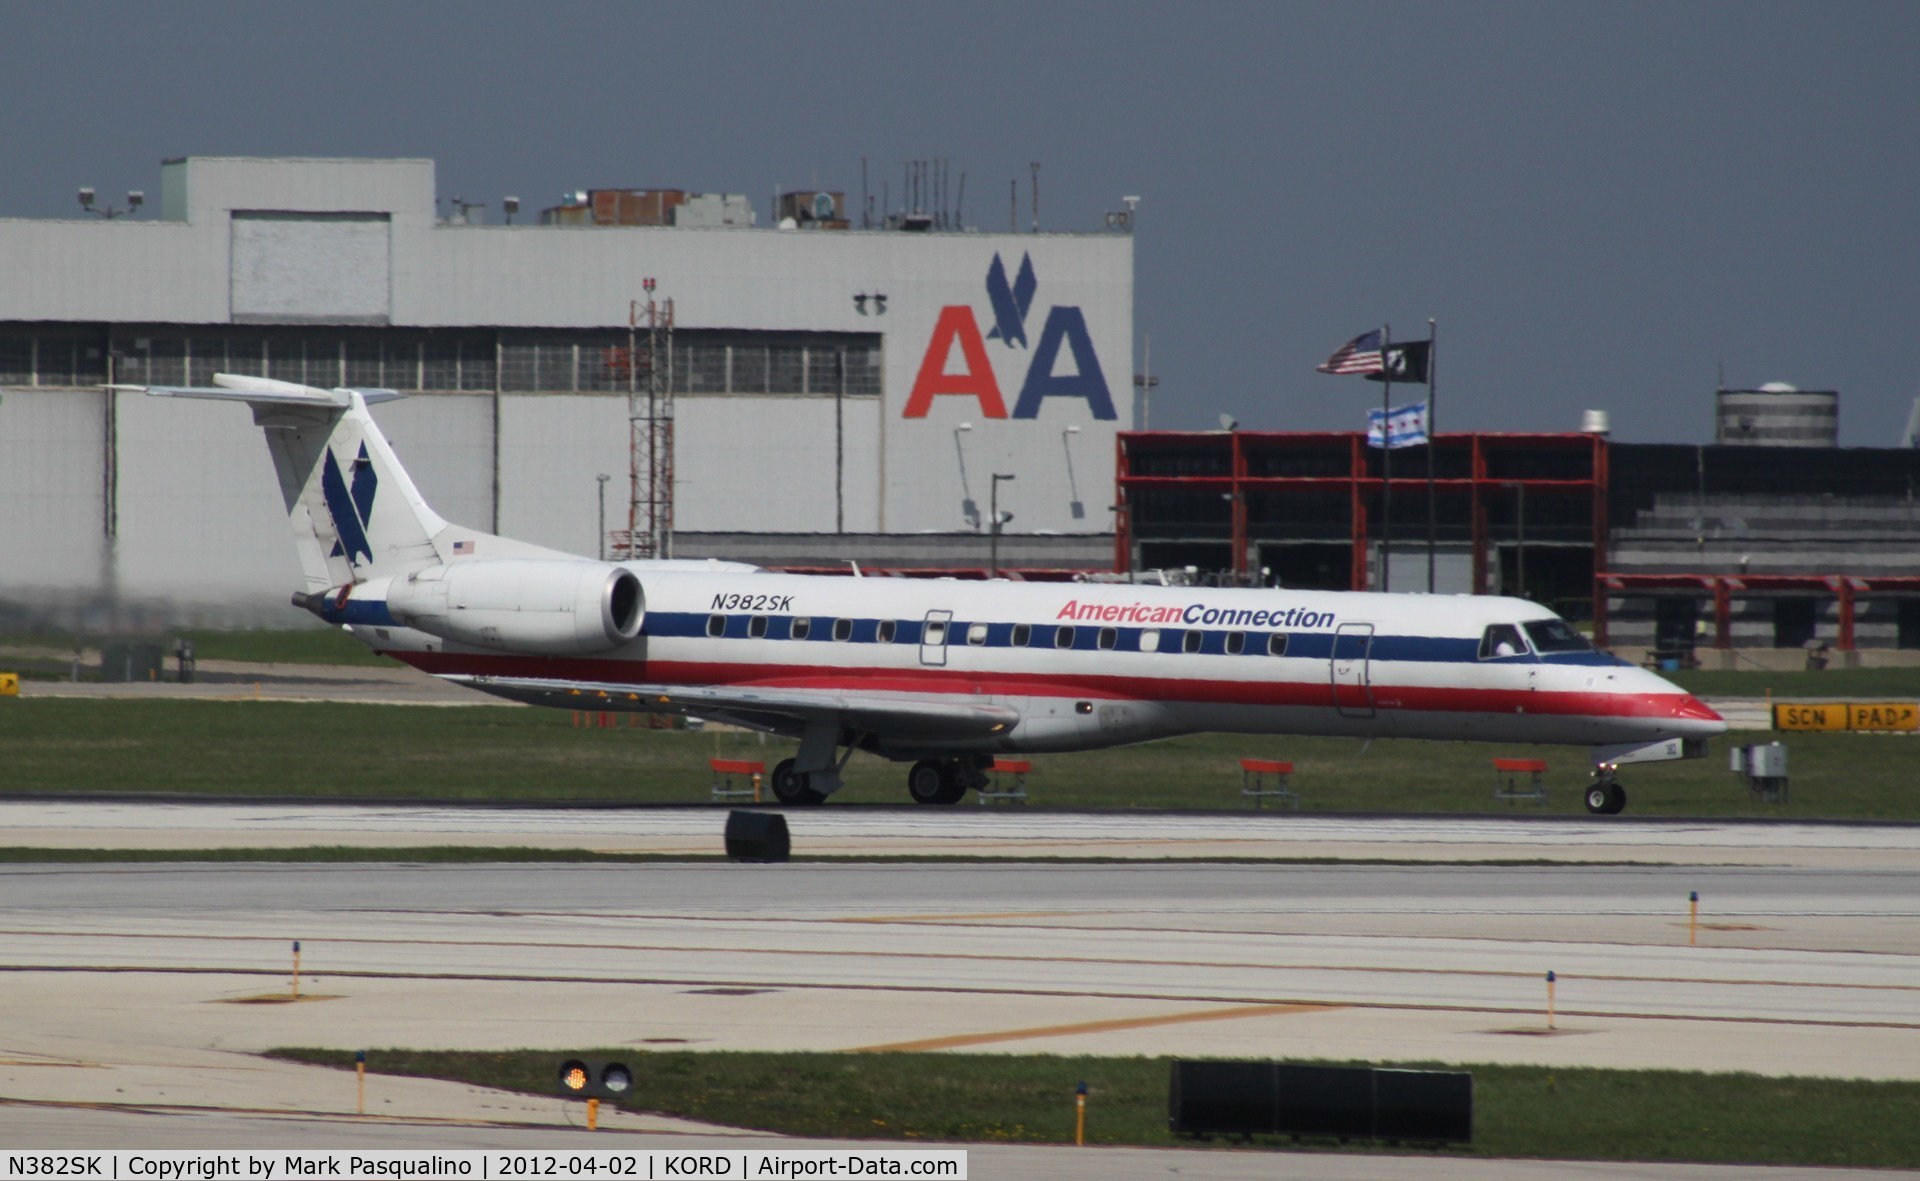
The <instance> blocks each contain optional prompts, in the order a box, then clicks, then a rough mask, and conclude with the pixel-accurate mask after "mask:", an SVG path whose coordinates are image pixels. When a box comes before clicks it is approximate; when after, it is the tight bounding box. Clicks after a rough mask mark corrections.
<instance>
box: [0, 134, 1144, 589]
mask: <svg viewBox="0 0 1920 1181" xmlns="http://www.w3.org/2000/svg"><path fill="white" fill-rule="evenodd" d="M160 189H161V201H160V203H159V204H160V210H159V217H157V218H154V219H152V220H148V219H145V218H135V219H128V218H119V219H115V220H112V221H98V220H86V221H61V220H23V219H0V260H4V261H5V262H6V264H7V265H6V267H5V268H4V269H0V386H4V387H5V388H4V390H0V494H3V495H4V499H0V542H4V543H6V545H7V550H6V551H5V552H6V553H7V554H8V555H9V557H8V560H6V561H5V562H3V563H0V598H6V597H10V596H11V597H18V596H21V595H26V594H29V592H31V594H33V595H40V596H45V595H46V594H48V593H49V592H51V593H53V594H55V595H56V596H65V597H67V598H73V597H76V596H78V597H86V596H88V595H106V596H125V597H130V598H148V597H151V598H154V599H161V600H169V601H177V602H185V603H198V604H202V605H207V606H226V605H231V604H235V603H239V604H251V605H252V606H254V607H258V608H261V609H263V610H266V611H272V612H277V611H279V610H280V606H281V605H282V604H284V602H285V596H286V594H287V592H288V590H289V589H290V588H291V587H292V586H294V585H296V583H297V576H296V574H297V568H296V565H295V562H294V559H293V557H292V552H291V546H289V545H288V544H287V539H286V525H285V521H284V513H283V509H282V506H281V503H280V499H279V495H278V490H277V487H276V486H275V484H274V481H273V479H272V475H271V468H270V464H269V461H268V459H267V456H266V453H265V448H264V447H263V446H262V445H261V443H260V440H259V436H258V432H257V430H256V429H255V428H254V427H253V426H252V424H251V422H250V420H249V416H248V415H247V414H246V413H245V411H244V410H242V409H240V408H238V407H234V406H223V405H205V404H197V403H189V402H181V401H160V400H158V399H146V398H144V397H142V396H140V395H137V394H123V395H118V396H115V397H113V399H112V403H111V404H112V413H111V414H109V413H108V410H107V407H108V403H107V401H106V396H105V395H102V394H101V393H100V392H99V386H100V385H101V384H103V383H105V382H108V381H113V380H119V381H130V382H142V381H149V380H151V381H155V382H167V381H205V380H206V379H207V377H208V375H210V374H211V372H213V371H214V370H215V369H217V368H227V369H229V370H232V371H239V372H258V373H265V374H267V375H269V376H283V375H286V373H287V370H286V369H285V368H284V367H285V366H286V365H287V364H288V362H287V361H285V360H283V354H282V350H281V344H282V343H285V342H286V341H295V343H294V344H293V346H292V347H294V349H295V350H296V351H295V352H294V354H293V356H294V358H295V359H294V360H293V361H292V362H291V364H292V365H294V366H295V370H294V374H295V379H301V378H300V377H299V376H298V375H299V374H300V373H304V374H306V375H308V376H307V378H306V379H308V380H325V381H327V382H328V383H329V384H331V383H332V381H334V380H344V381H348V382H354V381H359V382H363V383H365V382H366V378H365V377H364V374H365V373H366V372H367V371H368V369H367V364H368V363H367V362H365V361H364V358H366V357H368V356H372V357H373V358H374V359H375V360H374V361H373V362H372V364H373V370H372V371H373V372H375V373H376V374H378V375H379V376H380V377H381V378H382V379H383V380H384V381H386V382H387V383H389V384H399V385H407V384H408V382H407V381H406V380H404V379H403V380H401V381H398V382H395V381H394V380H393V378H392V376H391V375H392V374H394V373H395V372H396V369H395V366H394V364H393V362H392V358H391V356H384V355H383V354H382V353H381V352H380V350H381V349H382V348H385V347H387V346H386V345H385V344H383V343H381V342H382V341H391V340H393V339H395V337H396V334H397V335H398V336H404V337H405V338H406V341H407V342H409V343H406V344H405V348H406V349H416V348H417V349H418V350H420V351H419V352H418V357H419V362H418V365H417V367H416V366H415V363H414V362H413V361H411V360H403V362H402V363H401V364H400V366H399V368H398V370H397V372H399V373H401V374H402V375H410V374H413V373H415V372H417V373H418V374H419V376H418V378H417V380H414V381H413V382H412V386H416V387H419V388H418V389H417V390H416V391H412V392H415V393H416V396H413V397H409V398H408V399H406V400H403V401H400V402H395V403H389V404H385V405H382V406H379V407H377V408H376V410H375V414H376V417H377V418H378V419H379V420H380V422H381V423H382V425H383V427H384V428H385V429H386V431H387V433H388V435H389V437H390V438H391V439H392V440H393V442H394V446H395V448H396V450H397V451H398V452H399V454H400V455H401V457H402V458H403V460H404V461H405V462H406V463H407V465H408V468H409V470H410V471H411V472H412V474H413V476H414V479H415V481H416V483H418V484H419V485H420V487H421V490H422V492H423V493H424V494H425V495H426V496H427V498H428V500H429V502H430V503H432V504H433V505H434V507H435V508H436V510H437V511H439V512H440V513H441V514H442V515H443V516H445V517H447V518H448V519H450V520H458V521H462V522H467V523H471V524H474V525H478V526H482V527H489V526H491V527H497V528H498V529H499V530H500V531H501V532H504V533H507V534H509V535H513V536H520V537H525V538H526V539H527V540H530V541H536V542H539V543H542V544H546V545H552V546H555V547H557V548H563V549H567V550H572V551H576V552H582V553H594V552H596V551H597V550H598V548H599V541H600V538H599V537H597V536H596V533H597V528H598V526H597V517H598V512H597V509H598V499H599V485H598V482H597V480H596V479H595V476H596V475H598V474H599V473H602V472H605V473H607V474H609V475H610V476H611V477H612V478H611V479H610V480H609V481H608V484H607V526H608V528H609V529H620V528H624V527H625V524H626V507H627V489H628V481H627V472H628V456H627V450H628V449H627V411H626V402H625V398H624V396H622V395H621V394H620V393H619V391H618V388H617V387H618V386H619V385H623V384H624V383H623V382H619V383H615V382H610V381H608V380H607V377H606V375H605V374H604V373H601V372H598V371H597V367H598V365H599V351H600V350H602V349H603V348H604V347H605V345H606V344H607V343H608V342H614V341H620V340H624V336H625V330H626V327H627V321H628V312H629V308H630V306H631V303H632V301H633V300H635V299H643V298H645V290H644V287H643V282H642V281H643V280H645V279H649V278H651V279H653V280H654V282H655V284H656V294H657V296H658V297H660V298H663V299H665V298H671V299H672V301H673V307H674V311H675V319H676V328H677V331H676V333H675V341H676V353H677V355H678V356H680V357H681V359H682V360H683V361H685V362H686V363H687V364H688V365H689V366H690V365H691V363H692V360H693V354H692V352H691V349H692V348H693V347H705V348H707V349H708V350H709V352H710V354H711V355H714V356H717V355H720V354H718V353H712V350H714V349H717V348H721V346H720V345H716V344H714V343H713V342H715V341H722V340H724V341H731V342H734V343H733V344H730V345H726V346H725V347H726V348H729V349H732V350H734V351H733V352H732V353H730V354H727V355H729V356H731V357H733V360H730V361H728V362H727V365H728V366H736V365H738V364H742V363H743V362H742V361H741V355H740V352H739V349H740V347H741V345H740V343H739V342H741V341H748V342H751V341H757V340H762V339H764V340H770V341H790V342H798V343H797V344H794V345H793V346H792V347H795V348H807V349H821V350H825V352H826V353H827V354H831V353H832V352H833V351H834V350H836V349H838V350H841V351H842V352H843V353H845V354H846V355H848V356H853V355H855V354H858V357H857V360H856V361H855V363H856V364H860V365H864V364H865V363H866V358H867V356H868V354H869V351H871V353H872V355H874V356H875V357H877V370H872V371H869V370H864V369H863V370H862V371H861V373H862V376H860V378H859V380H857V381H855V382H853V383H852V384H850V385H844V386H842V387H840V389H841V391H843V392H842V393H841V395H840V396H835V392H834V391H833V390H832V389H825V390H823V389H822V388H820V386H819V385H818V384H817V383H816V384H812V385H809V387H808V388H807V389H806V390H805V391H801V390H800V389H799V387H798V386H797V385H795V386H793V387H792V389H793V392H792V393H786V392H782V388H781V387H780V384H779V382H778V380H777V379H773V378H769V379H768V381H767V383H766V384H767V386H768V387H769V388H767V390H766V392H764V393H740V392H713V391H712V390H711V389H710V388H706V389H703V388H696V387H695V386H694V384H693V383H692V382H690V380H689V378H691V376H692V374H691V373H690V372H689V371H687V370H686V369H684V368H683V371H682V372H681V373H680V374H679V375H678V378H679V380H678V382H677V384H678V386H679V389H680V393H679V395H678V401H677V411H678V421H677V434H676V473H677V480H676V527H677V529H678V530H680V531H683V532H702V533H712V534H732V535H741V534H746V535H752V534H828V535H830V534H833V533H835V532H836V531H844V532H846V533H848V534H862V535H905V534H921V533H936V532H953V531H971V530H976V529H984V528H985V525H986V521H985V514H986V512H987V509H988V502H989V500H990V499H991V488H992V486H993V485H992V480H991V477H992V476H993V474H995V473H1002V474H1007V475H1012V476H1014V477H1015V478H1014V480H1013V481H1012V482H1010V483H1007V482H1003V483H1002V484H1001V485H1000V499H1001V508H1002V509H1003V510H1004V511H1008V512H1011V513H1013V514H1014V516H1013V520H1012V521H1011V522H1010V523H1009V525H1008V527H1007V532H1008V533H1009V534H1010V535H1015V536H1018V535H1021V534H1032V533H1040V534H1049V533H1071V534H1105V533H1110V532H1111V530H1112V521H1111V519H1110V514H1109V513H1108V512H1107V509H1106V505H1107V504H1108V503H1109V501H1110V499H1111V488H1112V486H1113V465H1114V451H1115V448H1114V437H1115V434H1116V432H1117V431H1119V430H1122V429H1127V428H1129V427H1130V426H1131V407H1132V397H1131V394H1132V381H1131V377H1132V368H1133V367H1132V356H1131V351H1132V350H1131V340H1132V334H1133V323H1132V284H1133V249H1132V242H1131V239H1130V237H1128V236H1127V235H1125V234H1115V233H1104V232H1103V233H1088V234H1005V233H903V232H898V231H871V232H861V231H821V230H807V231H780V230H773V229H740V228H714V229H679V228H664V227H617V228H615V227H577V226H570V227H562V226H538V225H515V226H501V225H446V224H439V223H437V222H436V220H435V216H434V215H435V205H434V197H435V193H434V175H433V164H432V162H431V161H428V160H270V159H225V158H206V157H195V158H189V159H185V160H179V161H169V162H168V163H166V164H165V165H164V166H163V168H162V177H161V185H160ZM1087 220H1088V222H1089V223H1091V222H1092V221H1093V220H1094V218H1093V217H1091V216H1090V217H1089V218H1088V219H1087ZM336 247H337V249H336ZM881 296H884V297H885V298H884V300H882V299H880V298H879V297H881ZM856 297H864V298H856ZM49 333H51V334H52V337H49V336H48V334H49ZM247 333H253V334H256V336H258V337H260V339H259V340H256V339H254V338H253V337H248V336H247V335H246V334H247ZM569 333H571V334H573V336H572V338H571V339H572V340H573V341H574V343H572V344H570V345H569V344H567V343H566V339H568V338H567V334H569ZM36 334H37V335H36ZM276 334H277V335H276ZM355 334H359V335H355ZM542 334H544V335H542ZM583 334H584V335H583ZM760 334H765V335H764V336H762V335H760ZM54 338H58V339H54ZM67 338H71V339H67ZM149 338H152V340H151V342H150V341H149ZM163 338H164V339H163ZM223 338H224V339H223ZM300 341H304V343H303V344H302V343H299V342H300ZM550 341H551V342H557V343H551V344H550V343H545V342H550ZM702 341H705V342H706V344H705V345H704V346H703V345H701V344H700V342H702ZM263 342H264V343H263ZM436 342H445V343H442V344H436ZM528 342H538V343H528ZM210 344H211V345H217V346H218V347H217V348H216V349H215V351H214V352H213V353H211V354H208V353H206V351H205V348H204V347H203V346H206V345H210ZM683 346H684V347H683ZM516 347H517V348H522V349H532V348H537V349H538V350H545V351H540V353H539V355H540V358H541V360H540V361H539V363H538V365H537V366H536V367H535V368H534V369H533V370H528V369H526V368H525V366H524V365H520V363H519V362H516V361H514V360H513V359H512V357H513V355H514V354H512V350H513V349H514V348H516ZM746 347H747V348H748V351H751V350H752V348H754V347H758V346H754V345H751V344H749V345H748V346H746ZM769 347H770V348H773V349H775V350H777V349H778V348H779V347H785V346H780V345H777V344H776V345H774V346H769ZM301 348H304V349H306V352H305V354H304V355H305V357H306V361H305V362H304V363H305V365H306V368H305V369H303V370H302V369H299V368H298V367H299V366H300V365H301V364H302V362H301V361H300V360H299V358H300V356H301V355H302V354H301V353H300V352H299V351H298V350H299V349H301ZM440 348H444V349H451V350H453V352H452V354H451V355H457V357H458V358H459V360H458V361H455V362H451V363H446V364H441V365H440V367H439V368H437V369H436V356H437V354H436V352H435V350H436V349H440ZM368 349H371V350H372V352H371V353H368V352H367V350H368ZM569 349H571V350H572V352H571V354H569V353H568V350H569ZM168 350H172V351H171V352H169V351H168ZM316 350H317V351H316ZM848 350H852V351H851V352H848ZM182 351H185V352H186V353H188V354H190V356H189V357H188V358H187V359H184V360H183V359H182V356H181V354H182ZM163 355H164V356H170V357H172V358H173V360H172V362H171V363H172V366H173V368H172V369H171V370H169V369H168V368H166V365H165V363H164V362H163V361H162V360H161V359H160V358H162V357H163ZM404 355H405V356H412V355H413V354H404ZM442 355H445V354H442ZM568 355H570V356H571V357H572V358H573V360H574V368H573V369H572V370H571V371H570V372H571V376H570V377H563V378H561V379H557V380H559V382H560V385H559V387H558V388H548V387H549V386H551V385H552V382H553V380H555V379H549V377H548V376H547V374H548V372H549V371H548V368H547V361H548V358H549V357H550V356H561V357H563V358H564V357H566V356H568ZM810 355H812V354H810ZM383 356H384V359H383ZM63 358H64V359H63ZM316 358H318V360H317V361H316ZM755 363H756V364H765V365H767V366H769V372H771V366H772V363H773V353H771V352H770V353H768V354H767V356H766V358H765V359H763V360H761V361H757V362H755ZM807 364H808V365H809V366H811V365H812V364H813V362H812V361H809V362H807ZM517 365H519V367H516V366H517ZM590 370H594V372H592V373H590V372H589V371H590ZM173 372H177V373H178V374H179V376H177V377H170V376H168V374H169V373H173ZM528 372H534V373H536V376H535V377H534V378H533V379H532V381H533V384H534V385H535V386H537V387H539V388H526V386H525V385H524V384H520V385H516V383H524V382H525V380H526V374H527V373H528ZM727 372H728V373H729V375H730V378H737V377H738V376H739V373H740V371H739V370H737V369H733V368H729V369H728V370H727ZM807 372H808V373H809V374H811V373H812V370H811V369H810V368H809V369H808V371H807ZM448 373H453V374H455V375H456V376H454V377H452V378H448V377H446V374H448ZM875 373H877V380H875V377H874V374H875ZM336 374H337V375H339V376H338V377H337V378H335V377H334V375H336ZM313 375H318V377H317V378H315V377H314V376H313ZM590 377H591V379H592V380H591V381H589V378H590ZM806 380H807V381H808V382H813V380H814V379H813V378H812V377H811V376H809V377H808V378H807V379H806ZM749 384H750V383H749ZM589 385H592V386H593V387H594V388H591V389H589V388H588V386H589ZM738 388H739V383H738V382H737V381H736V382H734V383H733V384H730V385H727V386H726V387H725V389H727V390H735V389H738ZM1023 392H1026V393H1027V394H1028V395H1029V396H1028V397H1027V398H1025V399H1024V400H1023V398H1022V394H1023ZM1043 394H1044V395H1048V396H1038V395H1043Z"/></svg>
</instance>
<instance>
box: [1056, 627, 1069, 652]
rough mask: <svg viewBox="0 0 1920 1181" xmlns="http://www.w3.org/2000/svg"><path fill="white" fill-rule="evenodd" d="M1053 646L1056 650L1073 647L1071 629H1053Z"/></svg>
mask: <svg viewBox="0 0 1920 1181" xmlns="http://www.w3.org/2000/svg"><path fill="white" fill-rule="evenodd" d="M1053 646H1054V647H1056V648H1071V647H1073V629H1072V628H1071V627H1057V628H1054V629H1053Z"/></svg>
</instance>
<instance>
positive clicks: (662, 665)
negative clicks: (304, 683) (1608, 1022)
mask: <svg viewBox="0 0 1920 1181" xmlns="http://www.w3.org/2000/svg"><path fill="white" fill-rule="evenodd" d="M386 655H388V656H392V657H393V658H395V659H396V660H402V661H405V662H406V663H408V664H411V665H413V666H414V667H415V668H418V669H420V670H421V671H423V672H428V673H436V674H442V675H456V676H483V677H485V676H492V677H524V678H531V679H539V680H557V681H581V682H594V683H600V684H607V685H615V684H656V685H686V686H689V687H695V686H732V687H738V688H762V689H815V690H830V691H835V692H849V693H861V692H867V693H931V694H949V695H952V696H957V697H974V698H977V697H1054V698H1068V699H1083V700H1084V699H1100V700H1125V701H1167V702H1188V703H1193V704H1201V705H1268V706H1308V707H1323V706H1332V705H1333V687H1332V684H1331V682H1330V681H1323V680H1311V681H1275V680H1269V681H1229V680H1203V679H1198V678H1189V677H1122V676H1089V675H1084V674H1081V675H1076V676H1073V677H1071V678H1063V677H1060V676H1057V675H1050V674H1043V673H1010V672H998V671H996V672H985V671H982V672H969V671H967V670H965V669H952V668H915V669H898V668H888V669H862V668H841V667H837V666H832V665H825V666H812V667H807V666H798V665H785V664H751V663H728V662H713V661H701V662H694V661H663V660H650V661H645V662H641V661H627V660H597V659H591V658H581V657H547V656H505V655H499V656H496V655H491V654H477V653H458V654H456V653H446V652H388V653H386ZM1370 688H1371V690H1372V705H1373V707H1374V708H1376V709H1381V710H1408V711H1413V712H1431V713H1480V714H1485V713H1513V714H1541V715H1550V716H1579V717H1618V718H1673V719H1676V720H1685V721H1718V720H1720V715H1718V714H1716V713H1714V712H1713V711H1712V710H1711V709H1709V708H1707V706H1705V705H1704V704H1702V703H1701V702H1700V701H1699V700H1698V699H1696V698H1694V697H1693V696H1692V695H1690V694H1687V693H1680V692H1675V693H1606V692H1599V691H1596V690H1586V691H1581V692H1569V691H1561V690H1551V689H1526V688H1494V687H1486V688H1482V687H1474V686H1451V685H1449V686H1435V685H1392V684H1383V683H1381V682H1378V681H1376V682H1374V683H1373V684H1372V685H1371V686H1370ZM1341 702H1342V704H1343V705H1346V706H1349V707H1351V706H1356V705H1358V706H1363V707H1364V705H1365V704H1366V698H1365V697H1364V696H1363V695H1362V690H1361V688H1360V687H1359V686H1353V685H1342V686H1341Z"/></svg>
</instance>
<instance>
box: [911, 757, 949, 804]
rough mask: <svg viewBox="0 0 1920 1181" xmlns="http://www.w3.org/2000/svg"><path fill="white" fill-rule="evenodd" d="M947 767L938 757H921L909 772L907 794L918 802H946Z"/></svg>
mask: <svg viewBox="0 0 1920 1181" xmlns="http://www.w3.org/2000/svg"><path fill="white" fill-rule="evenodd" d="M947 780H948V776H947V769H946V767H945V766H943V765H942V764H941V763H940V761H939V760H937V759H921V760H920V761H919V762H917V763H915V764H914V765H913V767H912V768H911V769H910V770H908V772H907V794H908V795H910V796H912V797H913V802H914V803H916V804H946V803H951V802H952V801H951V800H947V799H945V798H943V797H944V796H945V795H946V792H947Z"/></svg>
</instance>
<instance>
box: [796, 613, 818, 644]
mask: <svg viewBox="0 0 1920 1181" xmlns="http://www.w3.org/2000/svg"><path fill="white" fill-rule="evenodd" d="M812 632H813V620H811V619H809V618H807V617H806V616H804V615H801V616H797V617H796V618H795V619H794V621H793V638H794V639H796V640H804V639H806V638H807V636H808V635H810V634H811V633H812Z"/></svg>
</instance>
